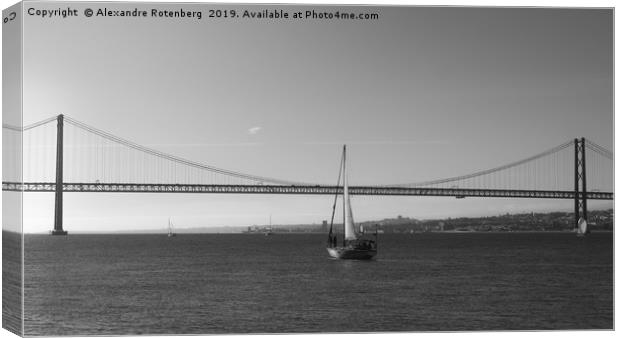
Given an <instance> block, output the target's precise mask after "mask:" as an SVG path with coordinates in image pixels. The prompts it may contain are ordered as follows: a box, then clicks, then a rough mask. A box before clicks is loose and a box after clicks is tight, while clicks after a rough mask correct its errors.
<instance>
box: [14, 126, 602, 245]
mask: <svg viewBox="0 0 620 338" xmlns="http://www.w3.org/2000/svg"><path fill="white" fill-rule="evenodd" d="M53 122H56V123H53ZM2 127H3V152H4V153H5V155H6V157H5V158H10V159H17V160H16V161H14V162H15V163H10V164H6V163H5V166H4V168H3V172H4V174H3V176H4V177H3V182H2V190H3V191H23V192H54V193H55V215H54V229H53V231H52V234H54V235H66V234H67V231H66V230H65V229H64V228H63V218H62V215H63V193H64V192H107V193H220V194H224V193H228V194H231V193H232V194H315V195H316V194H328V195H334V194H337V193H341V192H342V187H340V186H336V185H333V184H332V185H330V184H316V183H308V182H296V181H289V180H282V179H277V178H271V177H263V176H256V175H251V174H247V173H242V172H237V171H231V170H226V169H222V168H218V167H215V166H211V165H206V164H203V163H199V162H196V161H191V160H188V159H185V158H181V157H178V156H175V155H172V154H168V153H164V152H161V151H158V150H156V149H153V148H149V147H145V146H142V145H140V144H137V143H135V142H132V141H129V140H127V139H124V138H121V137H118V136H115V135H113V134H111V133H108V132H106V131H103V130H100V129H98V128H95V127H93V126H90V125H88V124H86V123H83V122H80V121H78V120H75V119H72V118H70V117H68V116H63V115H58V116H53V117H50V118H48V119H46V120H42V121H39V122H37V123H33V124H30V125H28V126H24V127H23V128H21V127H16V126H11V125H7V124H3V126H2ZM586 155H587V156H586ZM586 158H587V164H588V167H587V168H588V170H587V171H586ZM21 159H23V161H22V160H21ZM22 163H23V167H22ZM54 164H55V165H54ZM50 167H52V168H54V167H55V170H50V169H49V168H50ZM349 192H350V194H352V195H392V196H447V197H456V198H465V197H484V198H490V197H493V198H497V197H503V198H547V199H572V200H574V208H575V209H574V210H575V226H577V223H578V221H579V219H580V218H583V219H587V201H588V200H589V199H592V200H612V199H613V197H614V196H613V153H612V152H611V151H609V150H607V149H605V148H604V147H602V146H600V145H598V144H596V143H594V142H592V141H590V140H587V139H585V138H579V139H577V138H576V139H573V140H569V141H567V142H564V143H562V144H560V145H558V146H556V147H553V148H550V149H548V150H545V151H543V152H541V153H538V154H536V155H533V156H530V157H528V158H525V159H521V160H519V161H515V162H512V163H509V164H506V165H503V166H499V167H495V168H492V169H487V170H481V171H478V172H475V173H471V174H467V175H462V176H455V177H449V178H443V179H437V180H432V181H423V182H414V183H405V184H390V185H373V186H371V185H368V186H351V187H349Z"/></svg>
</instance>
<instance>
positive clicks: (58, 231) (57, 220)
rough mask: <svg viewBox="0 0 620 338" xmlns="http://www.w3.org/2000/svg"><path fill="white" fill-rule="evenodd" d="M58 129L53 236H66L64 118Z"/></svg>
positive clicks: (59, 120) (61, 117)
mask: <svg viewBox="0 0 620 338" xmlns="http://www.w3.org/2000/svg"><path fill="white" fill-rule="evenodd" d="M57 123H58V125H57V128H56V192H55V207H54V230H52V235H66V234H67V232H66V231H65V230H63V229H62V190H63V182H62V159H63V154H62V150H63V134H64V132H63V125H64V116H63V115H62V114H60V115H58V118H57Z"/></svg>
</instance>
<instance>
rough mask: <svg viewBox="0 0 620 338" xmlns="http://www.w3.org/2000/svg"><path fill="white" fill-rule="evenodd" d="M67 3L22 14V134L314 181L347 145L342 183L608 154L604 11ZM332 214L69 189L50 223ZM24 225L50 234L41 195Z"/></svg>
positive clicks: (256, 199)
mask: <svg viewBox="0 0 620 338" xmlns="http://www.w3.org/2000/svg"><path fill="white" fill-rule="evenodd" d="M29 7H33V8H37V9H43V8H48V9H53V8H58V3H37V2H34V3H28V4H27V5H26V6H25V9H26V10H27V9H28V8H29ZM61 7H62V6H61ZM71 7H72V8H76V9H78V12H79V13H80V16H79V17H77V18H66V19H54V18H52V19H49V18H45V19H43V18H40V17H36V16H28V15H26V18H25V28H24V74H23V75H24V123H25V124H29V123H31V122H35V121H38V120H41V119H44V118H47V117H50V116H52V115H55V114H58V113H63V114H65V115H68V116H71V117H72V118H74V119H77V120H80V121H83V122H85V123H88V124H90V125H93V126H96V127H98V128H100V129H103V130H106V131H109V132H111V133H113V134H115V135H118V136H121V137H124V138H127V139H130V140H132V141H135V142H137V143H139V144H143V145H147V146H152V147H154V148H156V149H159V150H161V151H165V152H170V153H173V154H175V155H178V156H181V157H185V158H188V159H191V160H194V161H198V162H203V163H206V164H210V165H214V166H217V167H221V168H225V169H230V170H235V171H241V172H246V173H250V174H255V175H261V176H269V177H275V178H279V179H286V180H294V181H309V182H317V183H333V182H335V180H336V178H337V174H338V164H339V156H340V152H341V146H342V144H344V143H346V144H348V145H349V162H348V167H349V168H350V171H349V181H350V184H352V185H363V184H368V185H371V184H390V183H407V182H417V181H423V180H428V179H434V178H443V177H449V176H456V175H461V174H467V173H470V172H473V171H478V170H481V169H486V168H491V167H495V166H498V165H502V164H506V163H508V162H511V161H515V160H518V159H521V158H524V157H527V156H529V155H533V154H536V153H539V152H541V151H542V150H545V149H548V148H551V147H553V146H556V145H558V144H561V143H563V142H565V141H567V140H569V139H572V138H575V137H582V136H583V137H586V138H588V139H591V140H592V141H594V142H596V143H598V144H600V145H602V146H604V147H606V148H607V149H612V140H613V110H612V102H613V101H612V92H613V91H612V88H613V86H612V85H613V82H612V81H613V78H612V66H613V60H612V55H613V50H612V42H613V40H612V11H611V10H605V9H580V10H575V9H514V8H511V9H502V8H494V9H485V8H424V7H402V8H397V7H391V8H386V7H350V8H349V9H350V10H352V11H355V12H366V13H378V14H379V19H378V20H373V21H355V20H353V21H336V20H334V21H329V20H299V21H296V20H288V21H287V20H279V21H278V20H252V19H237V20H234V19H209V18H206V17H205V16H206V13H203V18H202V20H195V19H185V20H183V19H170V18H168V19H166V18H158V19H156V18H140V19H136V18H131V19H129V18H110V17H107V18H101V17H92V18H86V17H84V16H83V15H82V12H83V10H84V9H85V8H86V7H91V8H93V9H97V8H99V7H101V8H103V7H107V8H108V9H111V8H114V9H123V8H126V9H133V8H135V7H136V6H135V5H127V4H122V3H118V4H110V3H107V4H101V6H99V4H96V3H89V4H86V5H85V4H71ZM138 7H140V8H145V9H146V10H149V9H150V8H154V7H157V8H162V9H163V8H165V6H164V5H156V6H153V5H152V4H142V5H140V6H138ZM168 7H169V8H170V9H180V8H183V9H185V10H197V9H199V6H196V5H181V4H178V5H173V6H168ZM210 8H222V9H225V8H226V9H232V8H234V9H237V10H242V9H243V8H249V9H254V10H259V9H262V8H271V9H274V8H276V9H280V8H282V9H286V10H288V11H289V12H294V11H305V10H306V9H308V8H306V7H295V8H293V7H290V6H272V7H268V6H250V5H247V6H235V7H233V6H215V5H213V6H211V7H210ZM202 9H203V10H205V8H204V7H203V8H202ZM315 9H316V10H317V11H318V10H325V8H319V7H315ZM337 9H341V10H342V9H343V8H337V7H332V8H330V10H331V11H335V10H337ZM331 203H332V197H330V196H313V197H309V196H276V195H253V196H252V195H206V194H205V195H178V194H175V195H165V194H153V195H147V194H124V195H123V194H109V195H106V194H76V193H73V194H72V193H67V194H65V213H64V215H65V228H66V229H68V230H69V231H71V230H93V229H102V230H112V229H121V228H127V227H132V228H157V227H161V228H162V229H164V228H165V227H166V226H167V219H168V217H169V216H173V217H174V218H176V219H177V223H178V224H179V225H178V226H180V227H190V226H215V225H251V224H265V223H268V221H269V215H270V214H273V222H274V224H278V223H312V222H315V223H320V222H321V221H322V220H323V219H328V218H329V216H330V212H331ZM352 204H353V208H354V213H355V219H356V220H358V221H362V220H371V219H379V218H384V217H394V216H396V215H399V214H400V215H404V216H410V217H416V218H431V217H432V218H436V217H449V216H450V217H455V216H468V215H489V214H491V215H494V214H499V213H505V212H519V211H532V210H545V209H562V210H567V211H568V210H571V208H572V201H570V200H566V201H552V200H511V199H494V200H488V199H474V198H467V199H464V200H455V199H450V198H423V197H372V196H367V197H353V201H352ZM25 215H26V218H25V230H26V231H45V230H49V229H51V224H52V222H53V195H52V194H26V196H25ZM145 215H147V216H145Z"/></svg>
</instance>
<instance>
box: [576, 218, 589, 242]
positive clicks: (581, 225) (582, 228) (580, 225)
mask: <svg viewBox="0 0 620 338" xmlns="http://www.w3.org/2000/svg"><path fill="white" fill-rule="evenodd" d="M589 233H590V229H589V228H588V222H587V221H586V220H585V219H584V218H583V217H581V218H579V221H578V222H577V237H583V236H585V235H587V234H589Z"/></svg>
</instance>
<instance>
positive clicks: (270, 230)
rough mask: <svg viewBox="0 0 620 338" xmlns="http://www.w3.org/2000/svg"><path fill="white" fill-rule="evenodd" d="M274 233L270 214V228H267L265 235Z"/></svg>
mask: <svg viewBox="0 0 620 338" xmlns="http://www.w3.org/2000/svg"><path fill="white" fill-rule="evenodd" d="M271 235H273V227H272V226H271V214H269V228H267V232H265V236H271Z"/></svg>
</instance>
